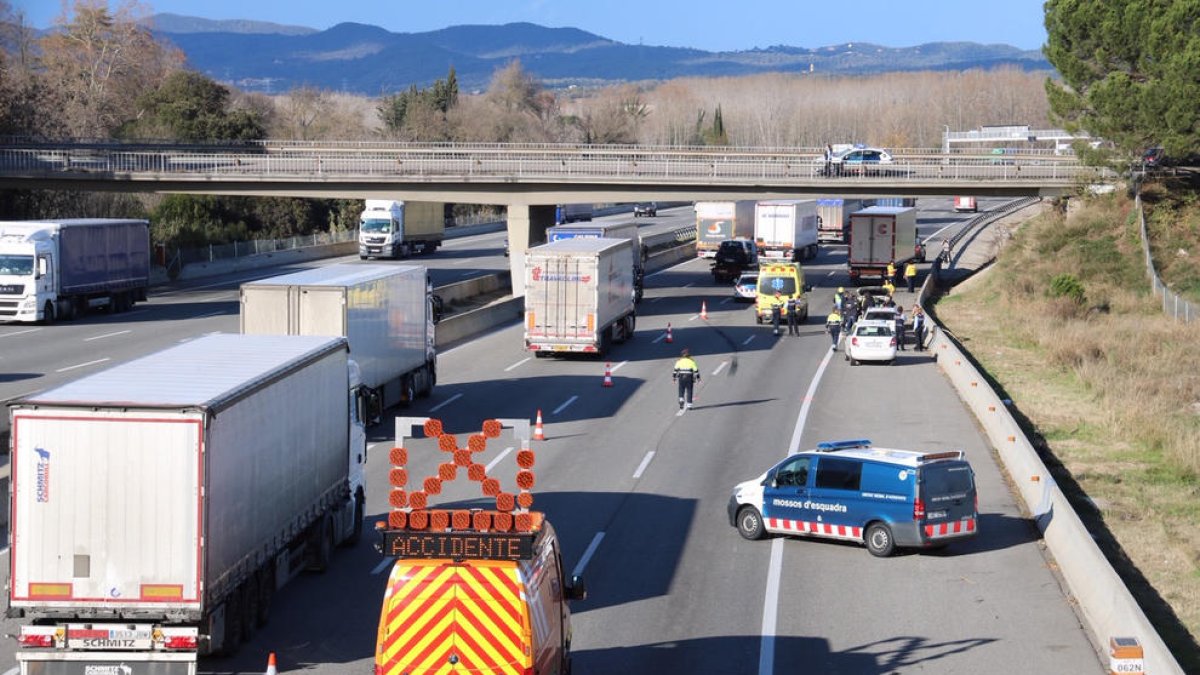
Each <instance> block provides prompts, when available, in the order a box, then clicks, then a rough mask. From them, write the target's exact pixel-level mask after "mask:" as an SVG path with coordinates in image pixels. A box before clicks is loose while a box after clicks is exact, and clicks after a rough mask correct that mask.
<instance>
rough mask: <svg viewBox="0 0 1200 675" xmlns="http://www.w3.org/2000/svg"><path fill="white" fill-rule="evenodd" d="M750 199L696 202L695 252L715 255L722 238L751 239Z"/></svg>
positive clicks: (752, 229)
mask: <svg viewBox="0 0 1200 675" xmlns="http://www.w3.org/2000/svg"><path fill="white" fill-rule="evenodd" d="M754 204H755V202H754V200H753V199H743V200H741V201H736V202H696V255H697V256H699V257H701V258H715V257H716V256H717V249H718V248H720V247H721V242H723V241H725V240H726V239H754Z"/></svg>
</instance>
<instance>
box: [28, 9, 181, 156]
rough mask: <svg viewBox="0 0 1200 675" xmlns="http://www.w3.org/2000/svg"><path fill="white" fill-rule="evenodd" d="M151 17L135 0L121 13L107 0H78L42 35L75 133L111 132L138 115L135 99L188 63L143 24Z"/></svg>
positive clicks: (49, 75) (48, 70)
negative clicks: (141, 21)
mask: <svg viewBox="0 0 1200 675" xmlns="http://www.w3.org/2000/svg"><path fill="white" fill-rule="evenodd" d="M145 16H146V11H145V10H144V9H143V8H142V7H141V6H140V5H139V4H137V3H136V2H135V1H134V0H127V1H126V2H124V3H122V4H121V6H120V7H119V8H118V9H117V10H116V12H115V13H113V12H110V11H109V9H108V3H107V2H106V1H105V0H75V3H74V5H73V7H72V8H71V10H66V9H64V12H63V14H62V15H61V16H59V17H58V19H56V20H55V24H56V26H57V27H58V29H59V30H57V31H54V32H52V33H50V34H48V35H46V36H45V37H44V38H42V40H41V49H42V65H43V67H44V69H45V78H46V82H47V84H48V86H49V87H51V88H52V89H56V90H58V91H59V92H60V94H61V96H62V105H63V110H62V112H63V114H64V118H65V124H66V128H67V131H68V132H69V133H70V134H71V135H74V136H77V137H96V136H107V135H109V133H110V132H112V131H113V130H114V129H116V128H117V127H119V126H120V125H121V124H122V123H123V122H125V121H126V119H127V118H128V116H129V115H131V114H132V110H131V106H129V102H130V101H133V100H136V99H137V98H138V96H139V95H140V94H142V93H143V92H145V91H148V90H152V89H153V88H154V87H156V86H157V85H158V84H159V83H160V82H162V81H163V79H164V78H165V77H166V75H167V74H168V73H170V72H171V71H173V70H177V69H179V68H181V67H182V65H183V55H182V53H180V52H179V51H178V50H177V49H174V48H170V47H167V46H166V45H164V44H161V43H159V42H157V41H156V40H155V39H154V37H153V35H151V33H150V31H149V30H147V29H146V28H144V27H143V26H142V25H141V23H140V20H142V19H144V18H145Z"/></svg>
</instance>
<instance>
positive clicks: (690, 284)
mask: <svg viewBox="0 0 1200 675" xmlns="http://www.w3.org/2000/svg"><path fill="white" fill-rule="evenodd" d="M695 285H696V282H694V281H693V282H691V283H688V284H684V285H683V287H684V288H691V287H692V286H695Z"/></svg>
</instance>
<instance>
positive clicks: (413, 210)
mask: <svg viewBox="0 0 1200 675" xmlns="http://www.w3.org/2000/svg"><path fill="white" fill-rule="evenodd" d="M445 238H446V204H444V203H442V202H403V201H397V200H392V199H368V200H367V202H366V209H364V210H363V212H362V215H361V216H360V217H359V223H358V257H359V258H361V259H363V260H366V259H367V258H407V257H408V256H410V255H415V254H417V253H433V252H434V251H436V250H437V249H438V247H439V246H441V245H442V240H443V239H445Z"/></svg>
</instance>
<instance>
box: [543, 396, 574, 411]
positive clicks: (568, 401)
mask: <svg viewBox="0 0 1200 675" xmlns="http://www.w3.org/2000/svg"><path fill="white" fill-rule="evenodd" d="M577 398H579V397H578V396H572V397H571V398H569V399H567V402H566V403H563V404H562V405H560V406H558V407H557V408H555V409H554V411H553V412H551V413H550V414H551V415H557V414H558V413H560V412H562V411H564V410H566V409H567V406H569V405H571V404H572V403H574V402H575V399H577Z"/></svg>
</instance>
